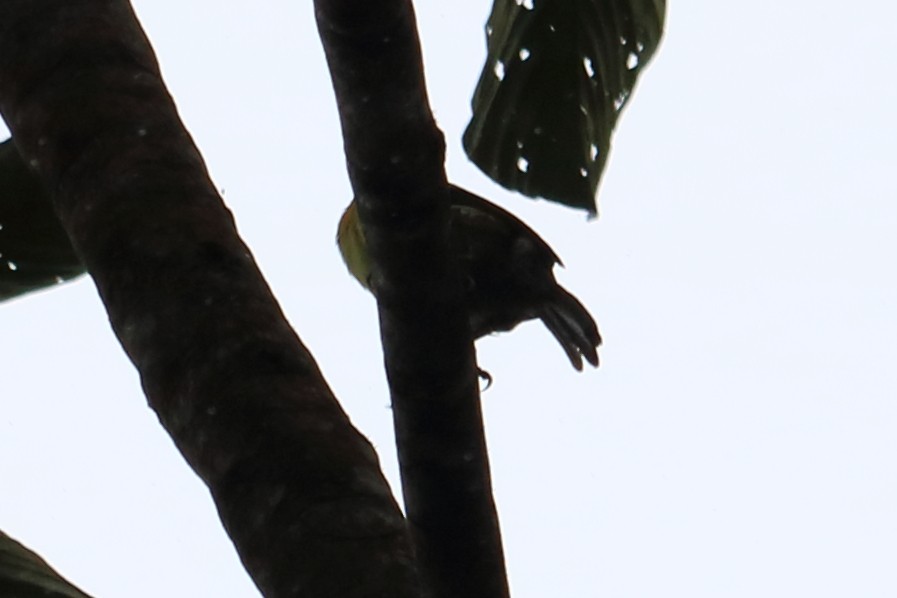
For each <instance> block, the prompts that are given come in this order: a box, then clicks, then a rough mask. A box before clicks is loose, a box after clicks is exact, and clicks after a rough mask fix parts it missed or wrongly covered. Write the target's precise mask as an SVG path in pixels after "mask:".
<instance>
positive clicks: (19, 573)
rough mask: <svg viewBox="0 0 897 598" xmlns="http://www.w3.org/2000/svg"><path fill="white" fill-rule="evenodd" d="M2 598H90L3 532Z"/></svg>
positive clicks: (0, 559) (0, 540)
mask: <svg viewBox="0 0 897 598" xmlns="http://www.w3.org/2000/svg"><path fill="white" fill-rule="evenodd" d="M0 596H4V597H8V598H90V596H88V595H87V594H85V593H84V592H82V591H81V590H79V589H78V588H76V587H75V586H73V585H72V584H70V583H69V582H67V581H66V580H65V579H63V578H62V577H61V576H60V575H59V574H58V573H56V571H54V570H53V569H52V568H51V567H50V565H48V564H47V563H46V561H44V560H43V559H42V558H40V557H39V556H38V555H36V554H35V553H33V552H31V551H30V550H28V549H27V548H25V547H24V546H22V545H21V544H19V543H18V542H16V541H15V540H13V539H12V538H10V537H9V536H7V535H6V534H4V533H3V532H0Z"/></svg>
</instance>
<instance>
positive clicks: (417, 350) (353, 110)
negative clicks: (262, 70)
mask: <svg viewBox="0 0 897 598" xmlns="http://www.w3.org/2000/svg"><path fill="white" fill-rule="evenodd" d="M315 8H316V14H317V19H318V29H319V32H320V34H321V39H322V41H323V43H324V49H325V52H326V55H327V60H328V63H329V66H330V72H331V77H332V79H333V85H334V89H335V91H336V99H337V103H338V106H339V112H340V120H341V123H342V128H343V137H344V142H345V150H346V157H347V162H348V169H349V176H350V179H351V181H352V186H353V188H354V190H355V196H356V198H357V201H358V207H359V213H360V216H361V220H362V224H363V228H364V231H365V236H366V238H367V242H368V246H369V248H370V252H371V255H372V257H373V262H374V268H373V280H372V281H371V282H372V286H373V288H374V289H375V291H376V294H377V298H378V304H379V313H380V327H381V336H382V340H383V347H384V354H385V359H386V372H387V376H388V379H389V384H390V391H391V394H392V405H393V414H394V419H395V424H396V437H397V443H398V449H399V462H400V466H401V473H402V488H403V492H404V497H405V506H406V511H407V515H408V518H409V521H410V523H411V526H412V527H411V529H412V531H413V532H414V539H415V545H416V549H417V551H418V557H419V563H420V567H421V571H422V573H423V574H424V577H425V579H426V581H427V582H428V585H429V586H430V590H431V591H432V592H433V593H434V595H435V596H439V597H446V598H448V597H454V598H457V597H464V598H467V597H469V596H478V597H480V598H492V597H494V598H501V597H503V596H507V595H508V587H507V580H506V576H505V570H504V557H503V554H502V547H501V538H500V533H499V527H498V520H497V517H496V514H495V506H494V502H493V499H492V488H491V482H490V476H489V464H488V457H487V453H486V446H485V440H484V435H483V423H482V415H481V412H480V404H479V395H478V390H477V378H476V365H475V357H474V352H473V346H472V342H471V333H470V329H469V324H468V320H467V315H466V309H465V306H464V303H463V293H462V285H461V282H460V280H459V278H458V272H457V266H456V264H455V263H454V261H453V260H452V259H451V257H450V255H449V252H448V251H447V247H448V236H447V232H448V230H447V226H448V188H447V185H446V180H445V172H444V165H443V163H444V151H445V148H444V142H443V138H442V133H441V132H440V131H439V129H438V128H437V127H436V125H435V123H434V121H433V117H432V114H431V112H430V107H429V104H428V101H427V94H426V89H425V85H424V76H423V67H422V63H421V54H420V45H419V41H418V37H417V30H416V25H415V21H414V13H413V10H412V7H411V3H410V1H409V0H367V1H365V2H357V1H353V0H316V1H315Z"/></svg>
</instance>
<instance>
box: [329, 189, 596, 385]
mask: <svg viewBox="0 0 897 598" xmlns="http://www.w3.org/2000/svg"><path fill="white" fill-rule="evenodd" d="M449 200H450V209H449V249H450V251H452V252H453V253H454V257H455V258H456V259H457V261H458V264H459V267H460V270H461V274H462V276H463V278H464V280H465V283H466V288H465V298H466V302H467V313H468V319H469V321H470V328H471V332H472V333H473V337H474V339H478V338H481V337H483V336H486V335H489V334H493V333H496V332H506V331H509V330H511V329H513V328H514V327H516V326H517V325H518V324H520V323H521V322H524V321H527V320H532V319H536V318H538V319H540V320H542V323H543V324H545V327H546V328H548V330H549V331H550V332H551V334H552V335H554V337H555V339H557V342H558V343H559V344H560V345H561V348H563V350H564V352H565V353H566V355H567V358H568V359H569V360H570V363H571V365H573V367H574V368H575V369H576V370H577V371H582V369H583V359H585V361H587V362H588V363H589V364H591V365H592V366H593V367H597V366H598V347H599V346H600V345H601V335H600V334H599V332H598V326H597V325H596V324H595V320H594V319H593V318H592V316H591V314H589V312H588V310H587V309H586V308H585V306H583V304H582V303H581V302H580V301H579V300H578V299H577V298H576V297H574V296H573V295H572V294H571V293H570V292H568V291H567V290H566V289H564V288H563V287H562V286H561V285H560V284H558V282H557V280H556V279H555V277H554V266H555V265H560V266H563V263H562V262H561V260H560V258H559V257H558V256H557V254H556V253H555V252H554V251H553V250H552V249H551V247H550V246H549V245H548V243H546V242H545V241H544V240H542V238H541V237H540V236H539V235H538V234H536V232H535V231H534V230H533V229H531V228H530V227H529V226H527V225H526V224H524V223H523V222H522V221H521V220H519V219H518V218H517V217H516V216H514V215H513V214H511V213H510V212H508V211H506V210H504V209H503V208H500V207H499V206H497V205H495V204H494V203H492V202H490V201H488V200H486V199H483V198H482V197H480V196H478V195H475V194H474V193H471V192H470V191H467V190H465V189H462V188H461V187H458V186H456V185H450V186H449ZM336 241H337V245H338V247H339V250H340V253H341V254H342V257H343V261H344V262H345V263H346V267H347V268H348V270H349V273H350V274H351V275H352V276H353V277H354V278H355V279H356V280H358V282H360V283H361V285H362V286H363V287H364V288H365V289H367V290H368V291H370V292H372V293H373V294H374V295H376V289H374V288H372V285H371V268H372V261H371V257H370V255H369V253H368V249H367V244H366V242H365V235H364V230H363V228H362V226H361V222H360V219H359V217H358V209H357V204H356V201H355V200H354V199H353V200H352V202H351V203H350V204H349V205H348V207H347V208H346V210H345V212H343V215H342V217H341V218H340V221H339V226H338V228H337V236H336Z"/></svg>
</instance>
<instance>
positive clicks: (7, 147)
mask: <svg viewBox="0 0 897 598" xmlns="http://www.w3.org/2000/svg"><path fill="white" fill-rule="evenodd" d="M83 273H84V266H82V265H81V262H80V261H79V260H78V257H77V256H76V255H75V251H74V249H72V245H71V243H70V242H69V238H68V235H66V233H65V231H64V230H63V229H62V225H60V224H59V219H58V218H57V217H56V214H55V213H54V212H53V208H52V206H51V205H50V199H49V197H47V193H46V192H45V191H44V189H43V188H42V187H41V186H40V182H39V181H38V179H37V176H36V175H35V174H34V173H32V172H31V170H29V169H28V167H27V166H26V165H25V164H24V163H23V162H22V159H21V157H20V156H19V153H18V151H17V150H16V147H15V145H14V144H13V142H12V140H11V139H8V140H6V141H4V142H3V143H0V301H4V300H6V299H10V298H12V297H15V296H17V295H21V294H23V293H27V292H29V291H35V290H38V289H41V288H44V287H47V286H51V285H54V284H57V283H60V282H62V281H64V280H68V279H70V278H74V277H76V276H79V275H81V274H83Z"/></svg>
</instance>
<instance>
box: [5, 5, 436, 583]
mask: <svg viewBox="0 0 897 598" xmlns="http://www.w3.org/2000/svg"><path fill="white" fill-rule="evenodd" d="M0 112H2V115H3V117H4V118H5V119H6V122H7V123H8V124H9V126H10V129H11V131H12V133H13V138H14V140H15V142H16V144H17V146H18V148H19V149H20V151H21V153H22V155H23V156H24V157H25V160H26V162H27V163H29V164H31V165H34V166H36V167H37V170H38V171H39V174H40V176H41V178H42V180H43V183H44V186H45V188H47V189H49V190H50V191H51V195H52V196H53V201H54V206H55V209H56V212H57V214H58V215H59V216H60V220H61V221H62V224H63V227H64V228H65V230H66V232H67V234H68V235H69V237H70V238H71V240H72V242H73V246H74V248H75V250H76V252H77V254H78V255H79V257H80V258H81V259H82V260H83V262H84V264H85V265H86V267H87V269H88V272H89V273H90V275H91V276H92V277H93V279H94V281H95V283H96V285H97V288H98V290H99V293H100V296H101V297H102V299H103V302H104V303H105V306H106V309H107V311H108V313H109V318H110V321H111V323H112V326H113V328H114V330H115V333H116V334H117V336H118V338H119V340H120V341H121V343H122V345H123V347H124V349H125V351H126V352H127V353H128V355H129V357H130V358H131V360H132V361H133V362H134V364H135V365H136V367H137V369H138V370H139V372H140V377H141V382H142V384H143V388H144V390H145V392H146V395H147V398H148V400H149V403H150V406H151V407H152V408H153V409H154V410H155V411H156V413H157V414H158V416H159V419H160V420H161V422H162V423H163V425H164V426H165V428H166V429H167V430H168V432H169V434H170V435H171V437H172V439H173V440H174V442H175V443H176V444H177V446H178V448H179V449H180V451H181V452H182V453H183V454H184V456H185V458H186V459H187V461H188V462H189V463H190V465H191V466H192V467H193V469H194V470H195V471H196V472H197V473H198V474H199V476H200V477H201V478H202V479H203V480H204V481H205V482H206V484H207V485H208V486H209V489H210V490H211V493H212V496H213V498H214V499H215V503H216V505H217V507H218V511H219V514H220V516H221V519H222V521H223V523H224V526H225V528H226V529H227V531H228V533H229V534H230V537H231V538H232V539H233V541H234V543H235V545H236V547H237V550H238V552H239V554H240V557H241V559H242V560H243V563H244V565H245V566H246V568H247V570H248V571H249V572H250V574H251V575H252V577H253V579H254V580H255V582H256V584H257V585H258V586H259V588H260V589H261V590H262V592H263V593H264V594H265V595H266V596H272V597H273V596H277V597H290V596H304V597H305V596H312V597H314V596H321V597H323V596H340V597H342V598H347V597H353V596H358V597H362V596H364V597H369V596H396V597H400V598H401V597H407V598H412V597H414V598H417V597H419V596H420V586H419V583H418V579H417V573H416V569H415V565H414V560H413V559H414V557H413V554H412V549H411V545H410V542H409V539H408V534H407V528H406V525H405V521H404V518H403V517H402V515H401V513H400V511H399V509H398V507H397V505H396V504H395V501H394V500H393V497H392V495H391V494H390V492H389V488H388V486H387V484H386V481H385V479H384V478H383V476H382V473H381V472H380V469H379V466H378V462H377V457H376V455H375V453H374V451H373V449H372V447H371V446H370V444H369V443H368V441H367V440H366V439H365V438H364V437H362V436H361V435H360V434H359V433H358V432H357V431H356V430H355V429H354V428H353V427H352V426H351V424H350V423H349V421H348V418H347V417H346V415H345V413H343V411H342V409H341V408H340V406H339V404H338V403H337V401H336V399H335V398H334V397H333V395H332V393H331V391H330V389H329V388H328V387H327V385H326V383H325V382H324V379H323V377H322V376H321V373H320V371H319V370H318V367H317V365H316V364H315V362H314V359H313V358H312V356H311V354H310V353H309V352H308V350H307V349H306V348H305V347H304V346H303V345H302V343H301V341H300V340H299V338H298V337H297V336H296V334H295V333H294V332H293V331H292V329H291V328H290V327H289V325H288V324H287V322H286V320H285V319H284V317H283V314H282V313H281V311H280V308H279V306H278V305H277V302H276V301H275V299H274V297H273V295H272V294H271V292H270V289H269V288H268V286H267V285H266V283H265V281H264V280H263V278H262V276H261V273H260V272H259V270H258V268H257V266H256V264H255V262H254V260H253V259H252V256H251V255H250V253H249V250H248V249H247V248H246V246H245V245H244V244H243V243H242V241H241V240H240V238H239V237H238V236H237V233H236V230H235V228H234V223H233V219H232V217H231V215H230V213H229V212H228V211H227V209H226V208H225V207H224V205H223V203H222V202H221V199H220V197H219V196H218V194H217V192H216V190H215V188H214V186H213V185H212V182H211V181H210V179H209V177H208V174H207V172H206V169H205V165H204V163H203V160H202V158H201V156H200V154H199V151H198V150H197V148H196V147H195V146H194V144H193V142H192V140H191V138H190V136H189V134H188V133H187V131H186V130H185V129H184V127H183V125H182V123H181V122H180V120H179V118H178V115H177V113H176V110H175V107H174V103H173V102H172V100H171V98H170V97H169V95H168V92H167V91H166V89H165V87H164V84H163V83H162V80H161V76H160V74H159V69H158V65H157V64H156V60H155V57H154V56H153V53H152V50H151V48H150V46H149V43H148V41H147V40H146V38H145V36H144V34H143V32H142V30H141V29H140V26H139V24H138V23H137V21H136V18H135V16H134V14H133V12H132V9H131V6H130V4H129V3H128V2H127V1H126V0H102V1H101V0H80V1H77V2H73V1H72V0H5V1H4V2H2V3H0ZM292 251H295V252H297V253H299V254H300V259H301V252H302V251H303V248H302V247H295V248H292ZM306 251H314V250H311V249H308V248H306ZM309 259H311V258H309ZM94 423H96V422H94ZM112 425H114V423H113V424H112ZM113 449H114V447H110V450H113ZM135 466H136V465H135Z"/></svg>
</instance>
